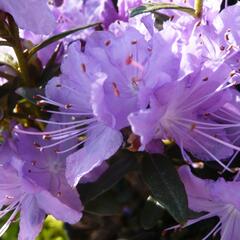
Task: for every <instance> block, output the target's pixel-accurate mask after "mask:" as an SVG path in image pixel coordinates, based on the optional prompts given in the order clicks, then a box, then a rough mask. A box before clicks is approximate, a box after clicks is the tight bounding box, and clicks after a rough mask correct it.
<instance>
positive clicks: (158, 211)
mask: <svg viewBox="0 0 240 240" xmlns="http://www.w3.org/2000/svg"><path fill="white" fill-rule="evenodd" d="M163 213H164V211H163V208H162V207H161V206H160V205H159V204H158V202H157V201H155V200H154V199H153V198H152V197H151V196H149V197H148V199H147V201H146V204H145V206H144V208H143V210H142V212H141V216H140V223H141V226H142V227H143V229H145V230H149V229H151V228H153V227H155V226H156V225H157V224H158V223H159V222H161V221H160V219H161V217H162V216H163Z"/></svg>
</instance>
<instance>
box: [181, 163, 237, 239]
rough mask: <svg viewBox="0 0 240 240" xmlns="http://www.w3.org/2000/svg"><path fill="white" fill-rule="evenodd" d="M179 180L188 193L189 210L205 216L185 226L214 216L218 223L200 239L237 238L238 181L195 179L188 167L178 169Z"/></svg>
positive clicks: (190, 221)
mask: <svg viewBox="0 0 240 240" xmlns="http://www.w3.org/2000/svg"><path fill="white" fill-rule="evenodd" d="M179 174H180V177H181V179H182V181H183V183H184V186H185V189H186V191H187V196H188V202H189V208H190V209H192V210H193V211H196V212H206V214H204V215H203V216H201V217H199V218H196V219H192V220H189V221H188V222H187V224H186V226H189V225H192V224H194V223H197V222H199V221H202V220H206V219H208V218H211V217H215V216H217V217H218V218H219V222H218V223H217V225H216V226H215V227H214V228H213V229H212V230H211V231H210V232H209V233H208V234H207V235H206V236H205V237H204V238H203V239H208V237H210V236H211V235H212V234H214V235H215V234H217V233H218V232H220V233H221V240H232V239H238V238H239V223H240V201H239V186H240V182H238V181H232V182H231V181H225V180H224V179H223V178H219V179H218V180H217V181H213V180H208V179H205V180H203V179H200V178H197V177H195V176H194V175H193V174H192V173H191V171H190V168H189V167H186V166H183V167H181V168H180V169H179Z"/></svg>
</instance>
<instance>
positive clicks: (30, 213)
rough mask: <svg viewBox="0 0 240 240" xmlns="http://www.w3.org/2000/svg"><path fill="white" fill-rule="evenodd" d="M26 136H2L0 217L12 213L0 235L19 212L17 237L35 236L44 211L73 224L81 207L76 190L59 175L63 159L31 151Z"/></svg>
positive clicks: (0, 154)
mask: <svg viewBox="0 0 240 240" xmlns="http://www.w3.org/2000/svg"><path fill="white" fill-rule="evenodd" d="M27 137H29V136H27ZM27 137H24V139H19V140H17V139H12V140H10V139H9V140H6V139H5V142H4V143H3V144H2V145H1V147H0V159H1V166H0V171H1V174H0V175H1V177H0V207H1V209H2V210H1V211H0V212H1V217H3V216H5V215H6V214H8V213H9V212H12V213H11V215H10V217H9V218H8V220H7V221H6V223H4V225H3V226H2V227H1V229H0V235H2V234H3V233H4V232H5V231H6V230H7V228H8V227H9V225H10V224H11V223H12V221H13V220H14V219H15V217H16V216H17V214H18V212H20V232H19V239H20V240H21V239H24V240H25V239H29V240H31V239H35V238H36V236H37V235H38V234H39V232H40V230H41V227H42V224H43V220H44V218H45V214H51V215H53V216H55V217H56V218H58V219H60V220H62V221H66V222H69V223H72V224H73V223H76V222H77V221H78V220H79V219H80V218H81V210H82V207H81V202H80V200H79V198H78V195H77V193H76V192H75V190H74V189H71V188H70V186H68V185H67V184H66V180H64V179H65V178H64V174H63V175H61V171H60V169H61V167H59V165H61V164H63V162H61V161H60V160H59V159H56V156H55V158H54V157H53V156H52V155H51V154H48V155H47V154H45V155H40V153H38V154H35V153H36V150H35V152H34V146H33V145H32V144H31V145H30V142H29V140H27ZM25 140H27V142H25ZM16 141H19V142H18V143H16ZM31 143H32V141H31ZM20 146H21V147H20ZM44 161H46V162H44ZM56 191H58V192H56Z"/></svg>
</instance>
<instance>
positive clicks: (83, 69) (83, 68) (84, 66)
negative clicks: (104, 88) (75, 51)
mask: <svg viewBox="0 0 240 240" xmlns="http://www.w3.org/2000/svg"><path fill="white" fill-rule="evenodd" d="M81 68H82V71H83V72H84V73H85V72H86V71H87V68H86V65H85V64H84V63H82V64H81Z"/></svg>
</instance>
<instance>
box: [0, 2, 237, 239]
mask: <svg viewBox="0 0 240 240" xmlns="http://www.w3.org/2000/svg"><path fill="white" fill-rule="evenodd" d="M146 2H147V1H146ZM153 2H155V3H157V2H160V1H157V0H155V1H153ZM161 2H164V3H167V2H168V1H165V0H164V1H161ZM171 2H174V3H176V4H179V5H181V6H184V7H188V8H190V7H191V8H193V7H194V1H180V0H176V1H171ZM144 3H145V1H144V0H143V1H141V0H135V1H134V0H132V1H131V0H120V1H118V6H117V8H116V7H115V6H114V4H113V2H112V1H110V0H104V1H100V0H87V1H77V0H69V1H57V0H55V1H49V2H47V0H19V1H14V0H8V1H4V0H0V9H1V12H0V17H1V18H3V19H4V18H8V17H9V14H11V16H12V17H13V18H14V20H15V22H16V24H17V25H18V26H19V28H20V29H21V31H20V35H21V37H22V38H25V40H26V39H27V40H28V41H31V42H32V43H34V44H38V43H40V42H41V41H44V40H46V39H48V38H49V37H51V36H53V35H56V34H59V33H61V32H63V31H66V30H69V29H70V28H73V27H77V26H78V25H84V24H90V23H93V22H102V25H101V27H100V28H99V29H95V30H93V29H87V30H86V31H83V32H76V33H74V34H73V35H69V36H68V37H67V38H65V39H64V40H63V42H64V50H63V58H62V60H61V67H60V74H58V75H55V76H54V77H53V78H51V79H50V80H49V81H48V82H47V84H46V86H44V93H42V94H38V95H36V96H35V99H36V100H37V105H38V106H39V107H41V108H42V110H43V111H44V112H45V113H47V114H48V118H39V117H35V118H34V121H35V122H36V124H43V125H44V129H42V131H40V130H39V129H36V128H32V129H30V128H27V129H26V128H24V127H23V126H21V125H20V124H16V123H15V122H14V123H13V122H11V127H10V128H11V129H13V130H12V131H6V130H5V131H3V137H4V141H3V143H2V145H1V146H0V171H1V174H0V207H1V211H0V213H1V214H0V216H1V217H2V216H5V215H6V214H7V213H9V212H11V214H10V217H9V218H8V220H7V221H6V223H5V224H4V225H3V226H2V228H1V230H0V236H1V235H2V234H3V233H4V232H5V231H6V229H7V228H8V226H9V225H10V224H11V222H12V221H13V220H14V219H15V217H16V216H17V214H18V212H20V233H19V239H29V240H30V239H35V237H36V236H37V235H38V234H39V232H40V230H41V226H42V223H43V220H44V218H45V215H46V214H51V215H53V216H54V217H56V218H58V219H60V220H62V221H65V222H68V223H71V224H72V223H76V222H78V221H79V220H80V219H81V216H82V211H83V206H82V203H81V201H80V197H81V196H78V192H77V190H76V186H77V185H78V183H80V182H93V181H96V179H98V177H99V176H100V175H101V174H102V173H103V172H104V171H105V170H106V169H107V168H108V165H107V162H106V160H108V159H109V158H110V157H111V156H113V155H114V154H115V153H116V152H117V151H118V150H119V149H120V148H126V147H127V145H126V144H127V140H126V135H127V138H128V141H129V139H132V145H133V146H132V148H131V150H132V151H146V152H149V153H161V154H164V153H165V149H166V146H167V145H169V144H173V143H175V144H176V145H177V146H178V148H179V150H180V152H181V155H182V158H183V159H184V161H185V162H186V164H188V165H190V166H192V167H194V166H196V164H195V162H199V161H202V162H215V163H217V166H218V167H219V168H220V170H222V172H224V171H227V172H230V173H235V169H233V168H232V167H231V164H232V163H233V162H234V160H235V159H236V157H237V156H238V153H239V151H240V93H239V91H238V90H237V87H236V86H237V85H238V84H239V79H240V45H239V43H240V30H239V29H240V20H239V12H240V4H239V3H238V4H236V5H234V6H227V5H226V6H225V8H224V9H223V10H222V11H220V8H221V1H220V0H217V1H211V0H206V1H204V3H203V4H204V5H203V7H202V11H201V16H200V17H199V16H198V17H193V16H191V15H189V14H188V13H184V12H180V11H177V10H172V9H164V10H163V11H161V14H164V16H165V18H166V19H164V21H163V22H162V23H161V26H160V27H159V26H158V27H157V26H156V25H157V24H156V19H154V16H153V15H152V14H148V13H145V14H142V15H139V16H136V17H135V18H133V19H130V18H129V12H128V10H129V8H134V7H138V6H139V5H140V4H144ZM117 9H118V11H117ZM158 13H159V12H157V13H156V14H158ZM159 14H160V13H159ZM155 17H156V16H155ZM230 19H231V20H230ZM7 22H10V21H9V20H8V21H7ZM0 27H1V26H0ZM58 43H59V42H54V43H52V45H48V46H47V47H46V48H44V49H42V50H41V51H39V52H38V60H39V61H41V65H43V66H45V65H46V66H47V62H48V60H49V59H50V57H51V55H52V53H53V51H54V48H55V47H56V46H57V44H58ZM23 71H24V70H23V69H21V72H23ZM30 77H31V75H30ZM0 86H1V82H0ZM12 125H13V127H12ZM126 132H127V134H126ZM179 174H180V177H181V179H182V181H183V183H184V185H185V188H186V192H187V195H188V200H189V208H190V209H192V210H194V211H197V212H203V211H204V212H207V214H206V215H203V216H201V217H200V218H197V219H194V220H189V221H188V222H187V226H188V225H191V224H193V223H195V222H197V221H200V220H204V219H206V218H210V217H212V216H218V217H219V218H220V222H219V223H218V224H217V225H216V227H214V229H213V230H212V231H211V232H210V233H209V234H208V235H207V236H206V237H205V238H204V239H206V238H207V237H209V236H210V235H211V234H212V233H215V234H216V233H217V232H219V231H221V239H223V240H228V239H229V240H230V239H238V234H239V230H238V225H239V224H240V198H239V196H238V195H239V194H238V190H239V188H240V186H239V181H238V180H239V176H238V174H237V175H236V176H235V177H234V179H233V180H232V181H225V180H224V179H223V178H219V179H218V180H216V181H213V180H202V179H199V178H197V177H195V176H193V175H192V173H191V171H190V168H189V167H187V166H183V167H181V168H180V169H179Z"/></svg>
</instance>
